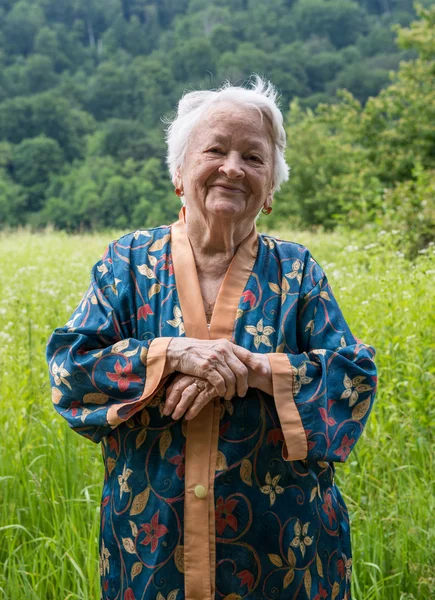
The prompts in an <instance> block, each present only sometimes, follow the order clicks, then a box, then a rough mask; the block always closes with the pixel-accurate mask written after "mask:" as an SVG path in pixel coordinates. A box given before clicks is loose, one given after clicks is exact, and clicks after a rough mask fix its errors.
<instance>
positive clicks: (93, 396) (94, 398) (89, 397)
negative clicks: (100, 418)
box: [83, 392, 109, 404]
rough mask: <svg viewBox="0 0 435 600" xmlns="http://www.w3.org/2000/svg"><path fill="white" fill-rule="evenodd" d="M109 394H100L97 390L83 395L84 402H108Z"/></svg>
mask: <svg viewBox="0 0 435 600" xmlns="http://www.w3.org/2000/svg"><path fill="white" fill-rule="evenodd" d="M108 399H109V396H106V394H99V393H97V392H91V393H90V394H85V395H84V396H83V402H84V403H85V404H106V402H107V401H108Z"/></svg>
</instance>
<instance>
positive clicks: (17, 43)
mask: <svg viewBox="0 0 435 600" xmlns="http://www.w3.org/2000/svg"><path fill="white" fill-rule="evenodd" d="M434 59H435V5H434V3H433V2H429V1H425V2H423V3H422V4H413V3H412V2H411V0H359V1H357V0H214V1H211V0H18V1H16V0H0V281H1V286H0V290H1V291H0V431H1V434H0V542H1V543H0V598H5V599H7V600H23V599H26V600H51V599H56V600H59V599H62V600H67V599H73V598H74V599H78V600H91V599H92V600H97V599H98V598H99V578H98V531H99V521H98V519H99V515H98V513H99V504H100V494H101V486H102V481H103V463H102V458H101V454H100V449H99V448H97V447H96V446H95V445H93V444H92V443H90V442H87V441H86V440H84V439H81V437H80V436H77V435H76V434H74V433H72V432H70V431H69V429H68V426H67V424H66V422H61V419H60V418H59V417H58V416H57V414H56V413H55V411H54V409H53V408H52V406H51V400H50V390H49V382H48V375H47V367H46V364H45V358H44V353H45V343H46V341H47V338H48V336H49V334H50V333H51V331H52V330H53V329H54V328H55V327H57V326H59V325H63V324H64V323H65V322H66V321H67V319H68V317H69V315H70V314H71V312H72V311H73V309H74V308H75V306H76V305H77V303H78V302H79V301H80V298H81V295H82V293H83V292H84V291H85V289H86V287H87V283H88V281H89V270H90V268H91V266H92V264H93V263H94V262H96V260H98V258H99V257H100V256H101V254H102V253H103V250H104V248H105V246H106V245H107V243H108V242H109V241H110V240H112V239H113V238H115V237H118V236H119V235H121V234H123V233H125V232H127V231H131V230H134V229H144V228H147V227H153V226H157V225H162V224H169V223H171V222H173V221H174V220H175V219H176V218H177V214H178V211H179V208H180V201H179V199H178V198H177V197H176V196H175V194H174V191H173V186H172V184H171V182H170V179H169V174H168V170H167V167H166V164H165V155H166V146H165V140H164V127H165V125H164V122H163V121H164V119H165V118H168V117H171V116H173V114H174V111H175V109H176V105H177V102H178V100H179V99H180V97H181V95H182V94H183V92H184V91H186V90H193V89H211V88H216V87H218V86H219V85H221V84H222V83H223V82H224V81H225V80H226V79H229V80H230V81H231V83H233V84H235V85H244V83H245V82H246V81H247V80H248V78H249V76H250V75H251V74H252V73H259V74H260V75H262V76H263V77H265V78H267V79H269V80H270V81H271V82H272V83H273V84H274V85H275V86H276V87H277V89H278V91H279V93H280V106H281V110H282V112H283V115H284V118H285V126H286V131H287V137H288V150H287V162H288V164H289V165H290V167H291V172H290V179H289V181H288V182H287V183H286V184H284V185H283V187H282V189H281V191H280V192H279V193H277V194H276V195H275V200H274V208H273V212H272V214H271V215H269V216H267V217H265V216H262V217H261V218H260V220H259V221H258V229H259V230H260V231H267V232H269V233H272V234H275V235H277V236H279V237H281V238H283V239H290V240H293V241H296V242H299V243H302V244H304V245H306V246H307V247H308V248H309V249H310V250H311V251H312V253H313V255H314V256H315V258H316V259H317V260H318V262H319V263H320V264H321V266H322V267H323V268H324V269H325V271H326V273H327V275H328V279H329V281H330V282H331V285H332V286H333V289H334V293H335V295H336V297H337V299H338V301H339V303H340V305H341V307H342V309H343V312H344V314H345V317H346V320H347V321H348V323H349V325H350V327H351V329H352V331H353V332H354V334H355V335H356V336H357V337H359V338H360V339H362V340H364V342H366V343H369V344H371V345H373V346H374V347H375V348H376V350H377V359H376V362H377V365H378V368H379V392H378V396H377V401H376V404H375V408H374V410H373V412H372V414H371V416H370V419H369V424H368V425H367V428H366V432H365V434H364V436H363V439H362V440H361V441H360V442H359V444H358V446H357V448H356V450H355V451H354V452H353V454H352V455H351V457H350V458H349V460H348V462H347V463H346V464H344V465H340V467H339V468H338V469H337V474H338V483H339V486H340V489H341V491H342V493H343V495H344V497H345V500H346V503H347V505H348V508H349V511H350V516H351V522H352V536H353V560H354V564H355V566H354V573H353V596H352V597H353V600H427V599H429V600H430V599H434V598H435V528H434V518H433V516H434V514H435V478H434V472H435V469H434V462H435V460H434V456H435V455H434V451H433V447H434V441H435V440H434V437H435V436H434V431H435V402H434V400H435V391H434V390H435V360H434V358H435V327H434V324H435V323H434V322H435V302H434V297H435V277H434V275H435V265H434V261H435V125H434V124H435V60H434ZM76 438H77V439H76ZM119 600H122V599H119Z"/></svg>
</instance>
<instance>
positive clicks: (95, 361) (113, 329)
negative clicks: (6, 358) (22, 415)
mask: <svg viewBox="0 0 435 600" xmlns="http://www.w3.org/2000/svg"><path fill="white" fill-rule="evenodd" d="M127 284H128V282H125V281H123V280H122V279H121V280H120V279H118V278H115V277H114V275H113V268H112V260H111V258H110V246H109V248H108V250H106V253H105V255H104V256H103V258H102V259H101V260H100V261H99V262H97V263H96V264H95V265H94V267H93V269H92V273H91V283H90V285H89V288H88V290H87V291H86V293H85V294H84V296H83V298H82V300H81V302H80V304H79V305H78V307H77V308H76V310H75V311H74V313H73V315H72V317H71V319H70V320H69V321H68V322H67V323H66V325H65V326H64V327H59V328H57V329H55V330H54V332H53V333H52V335H51V336H50V338H49V340H48V343H47V361H48V365H49V375H50V382H51V386H52V401H53V403H54V407H55V409H56V411H57V412H58V413H59V414H60V415H61V416H62V417H64V418H65V419H66V420H67V422H68V424H69V426H70V427H71V428H72V429H73V430H74V431H76V432H77V433H79V434H81V435H83V436H85V437H87V438H88V439H90V440H92V441H93V442H96V443H98V442H100V441H101V439H102V438H103V437H104V436H105V435H107V434H108V433H110V432H111V431H112V430H113V429H114V428H115V427H116V426H117V425H119V424H120V423H122V422H124V421H126V420H127V419H129V418H130V417H131V416H132V415H133V414H134V413H136V412H137V411H139V410H142V408H143V407H144V406H146V405H147V404H148V403H149V402H150V401H151V399H152V397H153V396H154V395H155V393H156V392H157V391H158V389H159V388H160V387H161V386H162V385H163V384H164V381H165V380H164V379H163V372H164V369H165V363H166V349H167V347H168V344H169V342H170V341H171V339H172V338H171V337H161V338H154V339H152V340H146V341H141V340H137V339H134V337H128V335H129V330H130V327H129V317H126V316H125V315H123V314H121V313H120V308H119V305H120V303H119V295H120V294H121V293H122V291H123V289H124V288H127V289H128V285H127Z"/></svg>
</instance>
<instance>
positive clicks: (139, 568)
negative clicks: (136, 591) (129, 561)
mask: <svg viewBox="0 0 435 600" xmlns="http://www.w3.org/2000/svg"><path fill="white" fill-rule="evenodd" d="M141 571H142V563H140V562H135V563H134V565H133V566H132V567H131V579H132V581H133V579H134V578H135V577H136V575H139V573H140V572H141Z"/></svg>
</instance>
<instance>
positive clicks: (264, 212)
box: [261, 206, 272, 215]
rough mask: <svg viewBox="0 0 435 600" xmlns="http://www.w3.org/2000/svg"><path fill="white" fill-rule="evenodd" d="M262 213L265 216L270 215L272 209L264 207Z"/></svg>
mask: <svg viewBox="0 0 435 600" xmlns="http://www.w3.org/2000/svg"><path fill="white" fill-rule="evenodd" d="M261 212H262V213H263V215H270V213H271V212H272V207H271V206H268V207H267V208H266V207H264V208H262V209H261Z"/></svg>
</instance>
